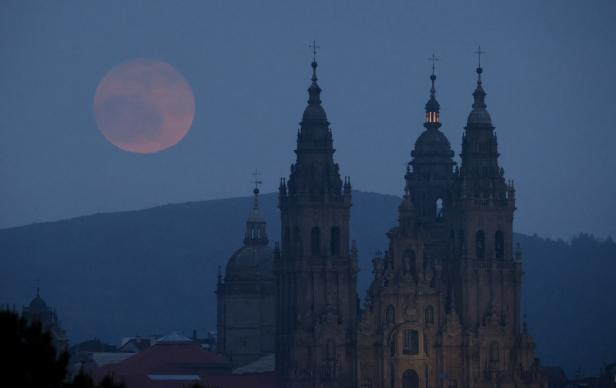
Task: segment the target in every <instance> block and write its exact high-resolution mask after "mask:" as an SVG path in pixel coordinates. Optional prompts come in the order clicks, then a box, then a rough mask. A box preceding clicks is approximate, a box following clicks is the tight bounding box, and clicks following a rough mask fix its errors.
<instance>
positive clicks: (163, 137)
mask: <svg viewBox="0 0 616 388" xmlns="http://www.w3.org/2000/svg"><path fill="white" fill-rule="evenodd" d="M94 115H95V117H96V123H97V125H98V128H99V129H100V130H101V132H102V133H103V136H105V138H106V139H107V140H109V142H111V143H112V144H113V145H115V146H116V147H118V148H120V149H122V150H124V151H129V152H136V153H141V154H150V153H154V152H158V151H162V150H164V149H166V148H169V147H172V146H174V145H175V144H177V143H178V142H179V141H180V140H182V138H183V137H184V136H185V135H186V133H188V130H189V129H190V127H191V125H192V121H193V118H194V116H195V98H194V96H193V93H192V90H191V88H190V85H188V82H186V79H184V77H183V76H182V74H180V73H179V72H178V71H177V70H176V69H174V68H173V67H172V66H171V65H169V64H168V63H166V62H162V61H155V60H147V59H136V60H131V61H128V62H124V63H121V64H119V65H117V66H115V67H114V68H112V69H111V70H110V71H109V72H108V73H107V74H106V75H105V76H104V77H103V79H102V80H101V81H100V83H99V84H98V87H97V88H96V94H95V95H94Z"/></svg>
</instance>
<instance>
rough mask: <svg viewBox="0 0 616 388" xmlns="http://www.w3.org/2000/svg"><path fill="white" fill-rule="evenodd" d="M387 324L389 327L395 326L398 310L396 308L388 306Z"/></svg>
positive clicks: (386, 312)
mask: <svg viewBox="0 0 616 388" xmlns="http://www.w3.org/2000/svg"><path fill="white" fill-rule="evenodd" d="M385 322H386V323H387V324H388V325H393V324H394V323H395V322H396V310H395V309H394V306H392V305H389V306H387V310H386V311H385Z"/></svg>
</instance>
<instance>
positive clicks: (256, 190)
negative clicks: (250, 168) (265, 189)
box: [252, 170, 263, 209]
mask: <svg viewBox="0 0 616 388" xmlns="http://www.w3.org/2000/svg"><path fill="white" fill-rule="evenodd" d="M252 176H253V177H254V181H252V182H253V183H254V184H255V188H254V190H252V193H253V194H254V195H255V198H254V204H253V209H258V208H259V185H261V184H263V182H262V181H261V180H260V179H259V177H260V176H261V172H260V171H259V170H255V171H254V172H253V173H252Z"/></svg>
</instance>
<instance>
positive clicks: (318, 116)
mask: <svg viewBox="0 0 616 388" xmlns="http://www.w3.org/2000/svg"><path fill="white" fill-rule="evenodd" d="M314 121H319V122H327V114H326V113H325V109H323V106H322V105H320V104H318V105H317V104H310V105H308V106H307V107H306V109H304V114H303V116H302V122H303V123H309V122H314Z"/></svg>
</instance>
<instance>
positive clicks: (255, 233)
mask: <svg viewBox="0 0 616 388" xmlns="http://www.w3.org/2000/svg"><path fill="white" fill-rule="evenodd" d="M254 183H255V188H254V190H253V201H252V206H251V209H250V212H249V214H248V218H247V219H246V232H245V234H244V244H243V246H242V247H241V248H240V249H238V250H237V251H235V253H233V255H232V256H231V257H230V258H229V261H228V262H227V266H226V268H225V274H224V277H223V276H222V274H219V276H218V285H217V288H216V297H217V309H218V322H217V331H218V349H217V350H218V352H219V353H221V354H223V355H225V356H226V357H227V359H229V361H230V362H231V364H232V365H233V366H234V367H237V366H241V365H245V364H247V363H250V362H252V361H255V360H257V359H259V358H261V357H264V356H266V355H268V354H271V353H273V352H274V333H275V322H274V272H273V261H274V251H273V249H272V248H271V247H270V246H269V243H268V238H267V228H266V225H267V224H266V222H265V217H264V216H263V213H262V212H261V208H260V206H259V187H258V186H259V184H261V181H260V180H259V179H258V172H255V182H254Z"/></svg>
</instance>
